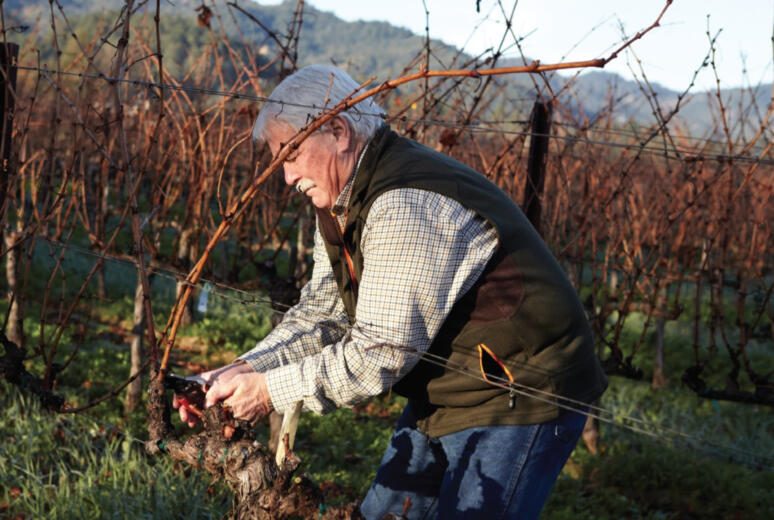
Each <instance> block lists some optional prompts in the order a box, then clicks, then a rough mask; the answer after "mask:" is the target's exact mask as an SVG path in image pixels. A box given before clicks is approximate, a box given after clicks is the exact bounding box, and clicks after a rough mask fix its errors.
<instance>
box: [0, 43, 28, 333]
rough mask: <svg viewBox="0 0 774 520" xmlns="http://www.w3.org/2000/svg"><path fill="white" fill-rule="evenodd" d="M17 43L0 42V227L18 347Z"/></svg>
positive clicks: (9, 327) (10, 321) (10, 324)
mask: <svg viewBox="0 0 774 520" xmlns="http://www.w3.org/2000/svg"><path fill="white" fill-rule="evenodd" d="M18 55H19V46H18V45H16V44H15V43H8V42H5V44H2V45H0V68H2V70H1V71H0V125H1V128H0V132H1V133H0V161H2V164H1V165H0V170H2V171H0V227H2V228H3V232H2V233H3V241H4V245H5V248H6V250H5V256H6V260H5V262H6V263H5V271H6V277H7V279H8V301H9V302H10V307H11V308H10V309H9V313H8V317H7V322H6V330H5V333H6V334H7V336H8V338H9V339H10V340H11V341H13V342H15V343H16V344H17V345H19V346H23V345H24V333H23V325H22V323H23V307H22V303H21V301H20V300H21V295H20V294H19V290H18V286H19V261H20V257H21V254H20V253H21V251H20V248H19V246H18V243H19V240H18V235H17V233H16V232H14V231H12V230H11V228H10V226H9V225H8V220H7V214H8V210H9V209H10V208H9V204H10V202H9V200H8V190H9V189H10V187H11V186H10V178H11V173H12V172H11V164H10V160H11V144H12V143H11V135H12V134H13V109H14V97H13V96H14V93H15V89H16V67H15V62H16V58H17V56H18Z"/></svg>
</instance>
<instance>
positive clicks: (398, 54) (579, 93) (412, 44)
mask: <svg viewBox="0 0 774 520" xmlns="http://www.w3.org/2000/svg"><path fill="white" fill-rule="evenodd" d="M58 3H59V4H61V5H62V8H63V10H64V12H65V13H66V14H67V16H68V18H69V19H76V18H78V17H82V16H87V15H90V14H93V13H95V12H98V11H100V10H102V11H110V10H116V9H118V8H120V6H122V5H123V4H124V2H123V1H121V0H102V1H98V0H59V2H58ZM151 4H152V5H146V6H145V7H144V9H148V10H149V12H150V13H153V12H155V3H153V2H151ZM200 5H202V2H201V0H176V1H175V4H174V5H172V4H170V3H169V2H165V3H162V15H164V14H166V15H170V16H172V17H174V18H180V19H190V20H194V19H195V17H196V16H197V11H196V8H197V7H199V6H200ZM210 5H212V4H210ZM295 5H296V2H295V1H294V0H286V1H285V2H283V3H281V4H277V5H261V4H259V3H257V2H253V1H248V2H242V3H241V4H240V7H242V8H243V9H246V10H248V11H250V12H251V13H252V14H253V15H255V16H256V17H258V18H259V19H261V21H262V23H264V24H265V25H267V26H268V27H270V28H272V29H273V30H275V31H277V32H282V31H284V30H285V28H286V26H287V24H288V23H289V22H290V20H291V18H292V11H293V9H294V8H295ZM169 6H172V7H171V8H170V7H169ZM216 6H217V9H221V10H222V9H223V8H224V7H225V6H224V5H223V2H218V3H217V4H216ZM165 7H167V9H165ZM3 9H4V12H5V13H6V16H8V17H9V19H10V23H11V24H14V23H16V24H26V25H31V26H32V25H34V24H35V19H36V18H37V20H38V21H39V23H38V24H37V25H38V27H39V30H45V26H46V23H45V20H46V19H47V18H48V17H49V16H50V15H49V14H48V13H49V4H48V1H47V0H38V1H37V2H31V1H30V0H26V1H25V0H5V2H4V3H3ZM54 12H55V13H57V12H58V9H57V6H56V4H55V5H54ZM242 18H244V19H243V20H240V24H239V25H240V30H241V31H242V32H243V34H244V35H245V37H246V38H247V39H248V41H251V42H255V44H256V45H257V46H261V45H264V44H266V45H270V46H271V45H273V42H272V41H271V39H270V38H268V36H267V35H266V33H265V32H264V31H263V30H262V29H261V28H260V27H258V26H257V25H255V24H253V23H252V22H250V21H249V20H247V17H242ZM187 26H189V28H187V29H186V30H185V31H177V33H180V34H181V38H182V39H183V40H184V41H186V42H188V41H193V40H195V38H193V37H194V36H196V35H195V34H191V31H192V30H193V29H191V28H194V29H195V27H194V26H193V25H190V23H187ZM41 27H43V29H41ZM172 32H175V31H172ZM192 38H193V39H192ZM201 39H202V40H203V38H201ZM174 43H175V44H174V45H172V46H171V47H173V48H175V49H176V50H175V52H174V53H169V54H170V56H172V57H174V56H177V57H179V58H180V59H182V58H184V56H185V54H186V53H185V52H184V50H182V49H181V48H180V47H181V44H180V42H174ZM424 44H425V39H424V37H422V36H419V35H416V34H414V33H412V32H411V31H410V30H408V29H406V28H403V27H396V26H394V25H392V24H389V23H387V22H373V21H362V20H358V21H352V22H349V21H344V20H341V19H339V18H338V17H336V16H335V15H334V14H333V13H331V12H328V11H322V10H318V9H316V8H314V7H312V6H306V8H305V10H304V17H303V24H302V27H301V34H300V39H299V57H300V63H299V65H301V66H303V65H305V64H309V63H333V64H335V65H337V66H340V67H342V68H345V69H347V70H348V71H349V72H350V73H351V74H352V75H353V76H354V77H356V78H363V79H365V78H368V77H372V76H377V77H378V78H380V80H384V79H386V78H390V77H395V76H396V75H398V74H400V72H401V71H402V70H403V67H404V66H405V64H407V63H409V62H410V61H411V60H412V58H414V57H415V56H417V55H418V54H419V53H421V51H422V49H423V48H424ZM432 45H433V50H434V56H435V62H434V63H433V64H431V67H432V68H444V67H445V66H448V65H447V64H448V63H449V62H451V60H452V58H453V57H454V55H455V54H456V53H457V52H458V51H457V50H456V49H455V48H453V47H451V46H449V45H447V44H445V43H443V42H441V41H438V40H434V41H433V42H432ZM164 54H165V64H166V63H170V62H171V60H170V61H168V60H167V54H168V52H167V51H166V50H165V52H164ZM520 62H521V60H514V59H509V60H501V61H499V62H498V65H499V66H508V65H513V64H518V63H520ZM552 78H553V79H552V80H551V85H552V89H555V90H559V89H563V88H564V87H565V86H566V84H567V82H568V81H570V80H571V79H572V84H571V85H570V86H569V87H568V88H567V89H565V90H567V91H568V92H569V93H571V94H572V96H573V97H575V98H577V99H576V100H575V101H573V103H574V104H577V105H579V106H581V107H582V110H583V112H585V113H586V115H587V116H589V117H594V115H595V114H597V113H599V112H600V111H601V110H605V108H606V107H607V106H608V104H609V98H608V96H609V95H610V94H611V92H612V93H614V94H613V95H614V96H615V97H616V99H618V100H619V103H621V106H617V107H616V109H617V110H616V111H617V115H618V116H619V117H620V118H621V121H620V122H625V120H627V119H632V118H633V119H634V120H636V121H638V122H647V121H650V123H652V122H653V121H654V116H653V115H652V109H651V107H650V106H649V105H648V102H647V100H646V99H645V97H644V94H643V93H642V91H641V87H640V85H638V84H637V82H635V81H633V80H629V79H626V78H624V77H622V76H620V75H618V74H616V73H612V72H607V71H605V70H603V69H594V70H586V71H582V72H581V73H580V74H578V75H577V77H574V76H573V75H560V74H555V75H553V76H552ZM507 81H508V91H509V92H510V94H508V96H510V97H511V98H516V97H518V96H521V95H523V94H525V93H526V94H527V95H528V96H529V95H530V92H531V96H532V97H534V96H535V93H534V87H533V85H532V81H531V80H530V79H529V77H528V76H526V75H518V76H512V77H509V78H508V80H507ZM538 84H540V83H538ZM651 87H652V89H653V92H654V93H655V94H656V96H657V99H658V101H659V103H660V104H661V106H662V111H666V112H668V111H669V110H670V109H671V108H672V107H673V106H674V104H675V103H676V102H677V100H678V96H679V94H680V93H679V92H677V91H674V90H671V89H669V88H667V87H663V86H661V85H658V84H653V85H651ZM770 92H771V86H770V85H762V86H759V87H758V88H757V89H752V90H751V91H750V92H747V91H744V92H743V91H742V90H741V89H738V88H735V89H725V90H723V91H722V92H721V95H722V96H723V97H724V98H726V101H727V103H726V104H727V105H728V106H729V108H730V109H731V110H734V109H733V108H732V107H733V106H735V105H738V104H739V99H740V96H741V95H746V96H749V95H754V96H755V102H756V103H757V105H758V106H767V105H768V104H769V100H770ZM508 96H506V97H508ZM707 96H708V93H707V92H703V91H695V92H691V94H690V95H689V96H688V98H686V99H685V100H683V103H684V105H685V106H684V107H682V108H681V110H680V116H681V117H680V118H681V120H683V121H685V122H686V124H687V126H688V127H689V128H690V129H692V130H693V131H697V132H705V131H707V130H708V129H712V128H713V127H717V125H716V124H715V123H716V119H717V115H716V114H713V113H712V111H711V110H708V108H707V106H706V102H697V100H700V101H701V100H702V98H705V99H706V97H707ZM578 100H580V101H578ZM715 129H716V130H717V128H715Z"/></svg>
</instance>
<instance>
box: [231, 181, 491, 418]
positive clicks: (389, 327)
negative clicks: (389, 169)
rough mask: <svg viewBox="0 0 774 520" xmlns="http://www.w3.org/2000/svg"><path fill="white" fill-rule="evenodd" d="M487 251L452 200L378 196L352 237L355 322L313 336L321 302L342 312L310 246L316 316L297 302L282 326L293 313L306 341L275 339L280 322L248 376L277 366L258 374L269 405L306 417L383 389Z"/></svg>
mask: <svg viewBox="0 0 774 520" xmlns="http://www.w3.org/2000/svg"><path fill="white" fill-rule="evenodd" d="M496 246H497V233H496V231H495V229H494V228H493V227H492V226H491V224H489V223H488V222H487V221H486V220H484V219H483V218H481V217H480V216H478V215H477V214H476V213H475V212H473V211H471V210H468V209H466V208H465V207H463V206H462V205H461V204H459V203H458V202H456V201H454V200H452V199H449V198H447V197H444V196H442V195H439V194H436V193H433V192H430V191H423V190H417V189H397V190H392V191H388V192H386V193H384V194H382V195H381V196H380V197H379V198H378V199H377V200H376V201H375V202H374V204H373V206H372V207H371V210H370V212H369V214H368V220H367V222H366V225H365V229H364V231H363V236H362V238H361V244H360V248H361V251H362V253H363V258H364V266H363V273H362V279H361V280H360V285H359V294H358V304H357V317H356V322H355V324H354V325H353V326H351V327H349V328H348V329H347V330H346V331H345V332H344V334H343V335H342V336H340V337H337V339H336V340H334V341H328V340H329V339H330V338H331V337H333V336H332V335H331V334H330V332H325V331H323V330H322V329H325V328H326V326H325V325H324V323H323V322H322V321H320V317H321V314H320V309H321V308H323V307H325V306H324V305H323V304H322V301H327V302H329V303H328V308H329V309H330V310H331V311H335V312H337V314H336V318H337V319H338V317H340V316H341V313H343V308H342V305H341V303H340V301H339V298H338V293H337V289H336V284H335V281H334V280H333V277H332V274H330V262H329V260H328V258H327V255H326V253H325V249H324V247H323V246H322V244H321V243H320V242H319V241H316V243H315V275H317V273H318V269H319V268H320V267H323V266H322V265H321V264H324V266H325V267H323V269H321V272H323V273H324V274H323V275H321V276H320V277H319V278H317V279H315V277H314V276H313V278H312V281H311V282H310V284H314V285H313V286H312V287H311V288H309V287H308V286H307V287H306V288H305V289H304V292H305V296H306V298H313V299H314V300H316V301H317V304H316V305H315V306H314V309H315V313H314V314H308V315H303V314H301V313H303V312H304V311H305V309H308V308H310V307H308V305H307V304H306V303H305V302H304V301H303V300H302V302H301V303H300V304H299V305H300V306H301V307H300V308H299V307H298V306H297V307H295V308H294V309H293V310H292V313H293V315H292V317H293V320H292V322H291V323H296V320H298V319H300V318H301V317H302V316H303V318H304V319H305V320H306V325H304V327H303V328H298V329H297V328H294V329H292V330H295V331H297V332H300V331H301V330H303V331H307V334H306V335H304V336H302V335H297V336H295V338H294V334H297V332H295V333H293V332H287V333H286V332H282V331H283V330H284V329H286V328H287V325H286V324H285V321H287V319H288V318H287V317H286V319H285V320H283V322H282V324H280V326H279V327H278V329H279V331H275V332H272V334H271V335H270V336H268V337H267V338H266V340H264V341H263V342H261V344H259V345H258V347H256V349H254V350H253V351H252V352H251V354H248V356H247V357H246V359H248V362H249V363H250V364H251V365H252V366H253V368H255V369H256V370H267V368H268V367H269V365H272V366H276V365H277V364H279V365H281V366H276V368H271V369H268V370H267V371H266V384H267V387H268V390H269V395H270V397H271V401H272V404H273V406H274V408H275V409H276V410H278V411H280V412H283V411H285V410H287V409H289V408H291V407H292V406H293V404H294V403H295V402H297V401H300V400H303V401H304V407H305V408H306V409H307V410H311V411H314V412H316V413H327V412H329V411H331V410H333V409H335V408H338V407H342V406H353V405H355V404H357V403H359V402H362V401H364V400H366V399H368V398H369V397H372V396H374V395H378V394H380V393H382V392H383V391H385V390H387V389H388V388H389V387H390V386H391V385H392V384H393V383H395V382H396V381H397V380H399V379H400V378H401V377H403V376H404V375H406V374H407V373H408V372H409V371H410V370H411V369H412V368H413V367H414V365H415V364H416V363H417V361H418V360H419V356H418V355H417V352H424V351H426V350H427V349H428V347H429V346H430V344H431V343H432V340H433V338H434V337H435V335H436V334H437V333H438V331H439V329H440V328H441V325H442V324H443V321H444V319H445V318H446V316H447V315H448V314H449V312H450V311H451V308H452V306H453V305H454V303H455V302H456V301H457V300H458V299H459V298H460V297H462V295H464V294H465V293H466V292H467V291H468V290H469V289H470V288H471V287H472V286H473V284H474V283H475V281H476V280H477V279H478V278H479V276H480V275H481V273H482V272H483V270H484V268H485V266H486V263H487V262H488V261H489V259H490V258H491V256H492V254H493V253H494V250H495V248H496ZM315 291H321V292H322V293H323V296H318V295H315V294H314V292H315ZM332 300H335V301H336V302H335V303H333V302H332ZM312 322H319V323H317V324H316V325H314V326H313V325H311V323H312ZM336 323H339V322H338V321H336ZM294 327H297V326H296V325H294ZM337 330H338V329H337ZM307 336H308V337H307ZM277 340H279V341H280V342H284V343H283V344H284V345H288V346H291V345H292V347H293V348H292V349H290V350H291V351H292V352H293V353H292V354H280V353H275V351H276V350H277V349H276V348H275V346H274V345H273V343H274V342H275V341H277ZM302 345H303V346H302ZM307 345H308V346H307ZM261 352H266V353H269V352H272V353H271V354H268V355H269V356H270V358H271V362H270V363H267V364H264V363H262V361H261V358H262V357H263V355H262V354H261ZM278 361H279V363H278Z"/></svg>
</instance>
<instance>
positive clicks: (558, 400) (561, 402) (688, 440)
mask: <svg viewBox="0 0 774 520" xmlns="http://www.w3.org/2000/svg"><path fill="white" fill-rule="evenodd" d="M36 238H40V239H43V240H45V241H47V242H48V243H50V244H52V245H55V246H57V247H62V248H65V249H68V250H72V251H74V252H77V253H81V254H84V255H89V256H95V257H101V258H103V259H104V260H106V261H109V262H114V263H119V264H122V265H125V266H130V267H134V268H136V264H134V263H132V262H131V261H128V260H125V259H122V258H118V257H114V256H111V255H104V256H102V255H98V254H96V253H94V252H92V251H89V250H88V249H84V248H81V247H78V246H73V245H71V244H64V243H61V242H57V241H55V240H52V239H49V238H47V237H36ZM149 269H151V270H153V272H154V273H155V274H157V275H159V276H162V277H165V278H168V279H171V280H174V281H177V282H183V283H189V284H190V282H187V281H186V280H185V275H184V274H183V273H180V272H178V271H175V270H173V269H167V268H160V267H158V266H156V267H149ZM206 284H210V286H211V287H217V288H218V289H219V290H210V291H209V292H210V293H211V294H213V295H215V296H218V297H221V298H224V299H228V300H231V301H234V302H237V303H240V304H242V305H254V306H261V307H270V306H272V305H275V306H277V305H279V306H281V307H285V308H286V309H288V310H289V309H290V308H292V306H291V305H287V304H282V303H281V302H275V301H272V300H271V299H266V298H260V297H255V296H254V295H253V294H252V293H250V292H249V291H244V290H242V289H238V288H235V287H230V286H228V285H227V284H223V283H220V282H215V281H212V280H205V279H200V280H199V281H198V282H197V283H195V284H190V285H193V286H203V285H206ZM225 290H228V291H231V292H234V293H238V294H243V295H250V299H247V300H246V299H242V298H238V297H235V296H231V295H229V294H227V293H226V292H224V291H225ZM273 310H274V311H275V312H278V313H279V314H285V313H286V312H287V310H285V311H281V310H277V309H276V308H274V309H273ZM315 315H316V316H310V317H305V316H294V318H295V319H298V320H300V321H304V320H306V321H307V322H308V323H314V324H317V325H319V326H321V327H328V328H333V325H332V324H331V323H330V321H328V320H331V319H332V318H335V317H334V316H330V315H327V314H325V313H315ZM313 317H317V318H320V320H319V321H318V320H313V319H312V318H313ZM323 318H324V319H323ZM344 325H345V324H344V323H342V326H344ZM356 327H357V328H358V329H360V327H358V326H357V325H356ZM360 332H361V333H362V329H361V330H360ZM368 339H370V340H371V341H373V342H374V346H389V347H392V348H396V349H397V350H400V351H401V352H404V353H406V354H408V355H411V356H415V357H416V358H418V359H419V360H424V361H426V362H428V363H431V364H434V365H437V366H442V367H448V368H450V369H451V370H453V371H455V372H458V373H461V374H463V375H466V376H468V377H472V378H474V379H477V380H479V381H484V382H489V381H494V382H495V384H496V386H500V387H502V388H503V389H506V390H509V391H512V392H514V393H516V394H518V395H521V396H524V397H527V398H530V399H536V400H538V401H542V402H547V403H551V404H553V405H555V406H557V407H559V408H561V409H564V410H568V411H572V412H576V413H580V414H583V415H585V416H587V417H592V418H594V419H597V420H599V421H602V422H605V423H607V424H610V425H612V426H615V427H618V428H621V429H624V430H629V431H631V432H633V433H635V434H639V435H645V436H648V437H650V438H653V439H655V440H657V441H659V442H663V443H665V444H670V443H671V442H674V441H678V442H683V443H684V444H686V445H688V446H690V447H692V448H694V449H696V450H698V451H701V452H704V453H706V454H709V455H713V456H716V457H721V458H722V457H729V458H731V459H733V460H736V461H737V462H741V463H744V464H746V465H748V466H752V467H754V468H756V469H765V470H770V471H774V458H772V457H768V456H765V455H760V454H757V453H753V452H750V451H747V450H743V449H741V448H737V447H734V446H728V445H725V444H722V443H719V442H717V441H713V440H710V439H706V438H701V437H696V436H693V435H690V434H687V433H685V432H682V431H679V430H676V429H674V428H669V427H666V426H661V425H659V424H655V423H652V422H648V421H646V420H644V419H639V418H637V417H632V416H626V415H621V414H618V413H616V412H615V411H613V410H610V409H607V408H604V407H601V406H596V405H593V404H589V403H584V402H582V401H577V400H574V399H570V398H567V397H564V396H561V395H559V394H555V393H552V392H549V391H545V390H540V389H538V388H532V387H529V386H527V385H522V384H520V383H518V382H514V383H511V382H510V381H508V380H506V379H505V378H503V377H501V376H498V375H495V374H490V373H488V372H484V373H482V374H480V373H478V372H476V373H473V372H471V371H470V370H469V369H468V368H467V367H465V366H462V365H459V366H456V365H455V364H454V363H452V362H450V361H449V360H448V359H446V358H444V357H442V356H438V355H436V354H433V353H431V352H427V351H419V350H416V349H407V348H405V347H402V346H395V345H392V344H390V343H389V342H384V341H383V340H382V339H381V338H379V337H374V336H370V337H369V338H368ZM463 354H464V355H467V356H471V357H477V355H476V354H475V353H473V352H464V353H463ZM484 376H485V377H484ZM487 379H489V381H487ZM628 423H633V424H636V425H639V426H633V425H632V424H628ZM646 428H649V429H651V430H655V431H648V429H646ZM751 461H753V462H751ZM761 461H762V462H761Z"/></svg>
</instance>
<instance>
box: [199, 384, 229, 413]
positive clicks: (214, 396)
mask: <svg viewBox="0 0 774 520" xmlns="http://www.w3.org/2000/svg"><path fill="white" fill-rule="evenodd" d="M235 389H236V385H234V384H233V383H232V382H231V381H229V382H226V383H218V382H216V383H215V385H213V387H212V388H210V389H209V390H208V391H207V394H206V398H205V400H204V407H205V408H209V407H210V406H212V405H214V404H215V403H217V402H218V401H222V400H223V399H228V398H229V397H231V395H232V394H233V393H234V390H235Z"/></svg>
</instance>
